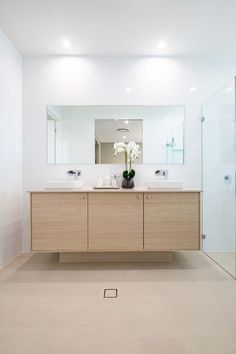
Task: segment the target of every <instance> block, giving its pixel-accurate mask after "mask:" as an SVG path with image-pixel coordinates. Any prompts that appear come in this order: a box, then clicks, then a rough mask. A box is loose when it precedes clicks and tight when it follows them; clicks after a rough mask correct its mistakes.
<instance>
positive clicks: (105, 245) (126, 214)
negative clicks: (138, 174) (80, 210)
mask: <svg viewBox="0 0 236 354" xmlns="http://www.w3.org/2000/svg"><path fill="white" fill-rule="evenodd" d="M142 249H143V193H133V192H130V193H129V192H122V193H119V192H117V193H114V192H113V193H112V192H111V193H110V192H106V193H90V194H89V250H99V251H109V250H115V251H122V250H128V251H131V250H142Z"/></svg>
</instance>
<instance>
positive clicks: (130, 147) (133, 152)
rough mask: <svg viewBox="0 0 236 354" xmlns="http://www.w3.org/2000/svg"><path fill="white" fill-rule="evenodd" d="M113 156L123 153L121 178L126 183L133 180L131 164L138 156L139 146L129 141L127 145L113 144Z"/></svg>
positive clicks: (133, 174)
mask: <svg viewBox="0 0 236 354" xmlns="http://www.w3.org/2000/svg"><path fill="white" fill-rule="evenodd" d="M113 150H114V155H115V156H117V154H119V153H124V156H125V171H124V172H123V177H124V178H125V179H127V180H128V181H129V180H131V179H132V178H134V176H135V170H134V169H132V163H134V162H135V160H136V159H137V158H138V157H139V156H140V154H141V151H140V150H139V145H138V144H136V143H135V142H133V141H131V142H129V143H128V144H125V143H124V142H122V141H121V142H119V143H115V144H114V146H113Z"/></svg>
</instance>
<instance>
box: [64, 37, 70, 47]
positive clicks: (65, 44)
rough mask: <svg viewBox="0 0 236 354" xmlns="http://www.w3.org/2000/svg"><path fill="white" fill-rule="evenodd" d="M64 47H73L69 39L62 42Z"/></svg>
mask: <svg viewBox="0 0 236 354" xmlns="http://www.w3.org/2000/svg"><path fill="white" fill-rule="evenodd" d="M62 46H63V47H64V48H70V47H71V42H70V41H69V39H63V40H62Z"/></svg>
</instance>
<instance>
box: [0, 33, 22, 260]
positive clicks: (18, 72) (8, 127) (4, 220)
mask: <svg viewBox="0 0 236 354" xmlns="http://www.w3.org/2000/svg"><path fill="white" fill-rule="evenodd" d="M21 64H22V62H21V55H20V54H19V52H18V51H17V50H16V49H15V47H14V46H13V45H12V44H11V42H10V41H9V40H8V38H7V37H6V36H5V35H4V34H3V33H2V32H1V31H0V169H1V170H0V267H1V266H3V265H4V264H6V263H8V262H9V261H10V260H11V259H13V258H14V257H15V256H16V255H17V254H19V253H20V250H21V228H22V114H21V112H22V109H21V108H22V95H21V92H22V89H21V86H22V85H21V83H22V80H21V78H22V65H21Z"/></svg>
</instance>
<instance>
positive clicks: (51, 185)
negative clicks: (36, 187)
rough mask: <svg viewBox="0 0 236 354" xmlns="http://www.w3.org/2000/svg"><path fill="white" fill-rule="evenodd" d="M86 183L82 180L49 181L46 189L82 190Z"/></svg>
mask: <svg viewBox="0 0 236 354" xmlns="http://www.w3.org/2000/svg"><path fill="white" fill-rule="evenodd" d="M83 184H84V182H83V181H81V180H78V181H77V180H71V181H66V180H65V181H47V182H46V183H45V189H81V188H82V187H83Z"/></svg>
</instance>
